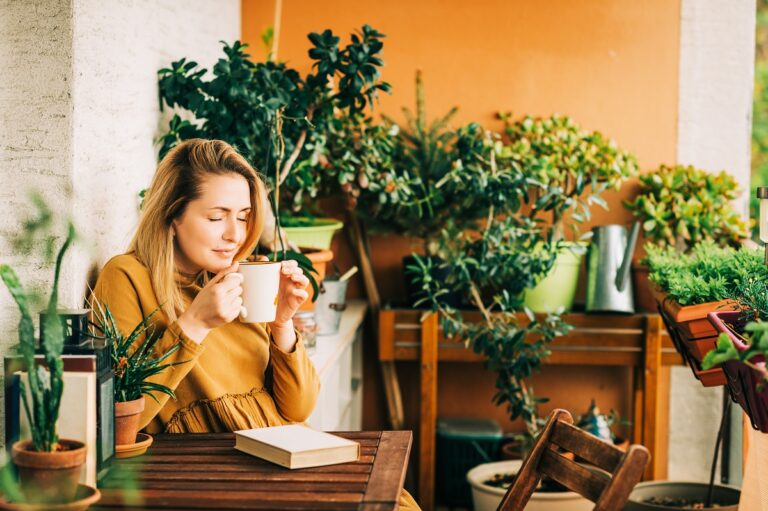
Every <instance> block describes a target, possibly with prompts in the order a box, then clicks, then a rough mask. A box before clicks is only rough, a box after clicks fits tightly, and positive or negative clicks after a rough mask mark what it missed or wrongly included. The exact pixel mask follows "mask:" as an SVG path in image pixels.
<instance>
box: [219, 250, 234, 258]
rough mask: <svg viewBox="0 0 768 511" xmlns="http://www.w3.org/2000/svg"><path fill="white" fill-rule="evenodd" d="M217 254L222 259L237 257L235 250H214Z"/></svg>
mask: <svg viewBox="0 0 768 511" xmlns="http://www.w3.org/2000/svg"><path fill="white" fill-rule="evenodd" d="M214 252H216V253H217V254H219V255H220V256H221V257H232V256H233V255H235V249H232V250H214Z"/></svg>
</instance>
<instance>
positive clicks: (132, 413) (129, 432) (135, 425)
mask: <svg viewBox="0 0 768 511" xmlns="http://www.w3.org/2000/svg"><path fill="white" fill-rule="evenodd" d="M143 411H144V396H141V397H140V398H139V399H134V400H133V401H125V402H122V403H119V402H116V403H115V445H131V444H135V443H136V435H137V434H138V432H139V419H141V412H143Z"/></svg>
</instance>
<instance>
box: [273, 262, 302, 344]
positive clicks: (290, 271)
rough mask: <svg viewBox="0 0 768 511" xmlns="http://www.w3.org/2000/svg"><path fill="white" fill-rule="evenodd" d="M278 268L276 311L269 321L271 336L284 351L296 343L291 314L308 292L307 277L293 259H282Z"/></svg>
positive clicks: (297, 308)
mask: <svg viewBox="0 0 768 511" xmlns="http://www.w3.org/2000/svg"><path fill="white" fill-rule="evenodd" d="M281 266H282V267H281V268H280V291H279V292H278V298H277V313H276V314H275V320H274V321H273V322H272V323H270V330H271V331H272V338H273V339H274V340H275V343H276V344H277V346H278V347H279V348H280V349H281V350H283V351H286V352H289V351H292V350H293V346H294V344H295V343H296V334H295V333H294V330H293V315H294V314H296V311H298V310H299V307H301V304H303V303H304V302H305V301H306V300H307V298H309V293H307V290H306V289H305V288H306V287H307V285H309V279H308V278H307V277H306V276H305V275H304V272H303V271H302V270H301V268H299V263H297V262H296V261H293V260H288V261H283V262H282V265H281Z"/></svg>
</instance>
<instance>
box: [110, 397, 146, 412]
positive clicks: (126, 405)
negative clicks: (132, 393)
mask: <svg viewBox="0 0 768 511" xmlns="http://www.w3.org/2000/svg"><path fill="white" fill-rule="evenodd" d="M145 406H146V396H144V395H142V396H141V397H140V398H138V399H132V400H130V401H115V417H125V416H127V415H137V414H139V413H141V412H143V411H144V407H145ZM118 408H119V410H118Z"/></svg>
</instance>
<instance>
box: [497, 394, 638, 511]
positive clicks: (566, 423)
mask: <svg viewBox="0 0 768 511" xmlns="http://www.w3.org/2000/svg"><path fill="white" fill-rule="evenodd" d="M558 447H560V448H563V449H566V450H568V451H570V452H572V453H574V454H576V455H577V456H579V457H580V458H583V459H585V460H587V461H589V462H591V463H593V464H594V465H595V466H597V467H599V468H600V469H602V470H603V471H600V470H597V469H592V468H587V467H585V466H584V465H581V464H579V463H576V462H575V461H573V460H570V459H568V458H566V457H565V456H563V455H561V454H559V452H558ZM649 459H650V454H649V453H648V449H646V448H645V447H643V446H642V445H632V446H630V447H629V450H628V451H627V453H626V454H625V453H623V452H622V451H621V450H619V449H618V448H616V447H614V446H612V445H610V444H608V443H606V442H604V441H602V440H600V439H599V438H597V437H595V436H593V435H590V434H588V433H586V432H584V431H581V430H580V429H578V428H576V427H575V426H573V418H572V417H571V414H570V413H568V412H567V411H566V410H560V409H555V410H553V411H552V413H551V414H550V415H549V420H548V421H547V424H546V426H544V429H543V431H542V432H541V433H540V434H539V436H538V437H537V438H536V443H535V444H534V446H533V449H531V452H530V453H528V456H527V457H526V458H525V460H523V465H522V467H521V468H520V471H519V472H518V474H517V477H516V478H515V481H514V483H512V486H510V488H509V490H507V493H506V494H505V495H504V497H503V498H502V500H501V504H500V505H499V508H498V510H499V511H519V510H520V509H524V508H525V505H526V504H527V503H528V500H529V499H530V497H531V494H532V493H533V491H534V489H535V488H536V485H537V483H538V481H539V480H540V479H541V477H542V475H546V476H549V477H550V478H552V479H554V480H555V481H557V482H558V483H560V484H562V485H563V486H565V487H566V488H568V489H569V490H572V491H574V492H576V493H578V494H580V495H582V496H584V497H585V498H587V499H589V500H590V501H592V502H595V503H596V506H595V507H594V509H593V511H617V510H619V509H621V508H622V507H623V506H624V504H625V503H626V501H627V499H628V497H629V494H630V492H631V491H632V488H634V486H635V485H636V484H637V483H638V481H640V478H641V477H642V475H643V470H644V469H645V466H646V465H647V464H648V461H649Z"/></svg>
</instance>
